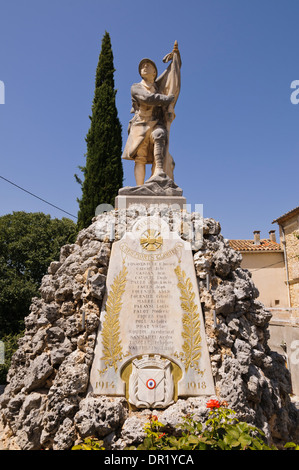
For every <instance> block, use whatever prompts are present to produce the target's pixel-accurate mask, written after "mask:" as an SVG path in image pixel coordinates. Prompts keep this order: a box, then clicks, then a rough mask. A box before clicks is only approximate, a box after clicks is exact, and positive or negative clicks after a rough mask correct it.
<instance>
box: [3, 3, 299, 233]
mask: <svg viewBox="0 0 299 470" xmlns="http://www.w3.org/2000/svg"><path fill="white" fill-rule="evenodd" d="M298 17H299V2H298V1H297V0H275V1H273V0H250V1H249V0H185V2H182V1H178V0H171V1H170V0H162V1H161V0H160V1H157V0H152V1H151V2H140V1H136V0H126V1H124V0H105V1H104V0H51V1H45V0H26V1H24V0H9V1H8V0H5V1H4V0H2V1H0V80H1V81H2V82H3V83H4V85H5V104H1V105H0V156H1V166H0V175H1V176H3V177H5V178H7V179H9V180H11V181H13V182H14V183H15V184H18V185H19V186H22V187H23V188H25V189H27V190H29V191H31V192H33V193H34V194H36V195H38V196H40V197H41V198H43V199H45V200H47V201H49V202H51V203H52V204H54V205H56V206H58V207H60V208H62V209H64V210H66V211H67V212H69V213H71V214H74V215H77V211H78V204H77V201H76V199H77V197H80V195H81V190H80V187H79V185H78V184H77V183H76V182H75V179H74V176H73V175H74V173H76V172H78V169H77V167H78V165H84V162H85V160H84V154H85V152H86V143H85V136H86V134H87V131H88V128H89V118H88V116H89V115H90V114H91V104H92V100H93V92H94V78H95V70H96V66H97V62H98V56H99V53H100V49H101V41H102V37H103V35H104V33H105V31H108V32H109V34H110V37H111V42H112V48H113V54H114V65H115V68H116V72H115V85H116V88H117V90H118V91H117V108H118V113H119V119H120V121H121V124H122V127H123V146H124V145H125V142H126V136H127V126H128V121H129V119H130V117H131V116H130V107H131V101H130V87H131V84H132V83H133V82H136V81H139V80H140V77H139V75H138V63H139V61H140V60H141V59H142V58H143V57H150V58H152V59H153V60H154V61H155V62H156V64H157V66H158V70H159V73H160V72H162V71H163V70H164V68H165V64H163V63H162V58H163V57H164V55H166V53H168V52H170V51H171V50H172V46H173V43H174V40H178V43H179V48H180V51H181V55H182V61H183V65H182V89H181V94H180V97H179V100H178V103H177V105H176V115H177V117H176V119H175V121H174V122H173V124H172V127H171V135H170V152H171V154H172V155H173V158H174V160H175V162H176V169H175V181H176V183H177V184H178V185H179V186H180V187H181V188H182V189H183V191H184V195H185V196H186V198H187V202H188V203H189V204H191V205H192V208H193V207H194V205H195V204H203V207H204V216H205V217H212V218H215V219H216V220H218V221H220V223H221V226H222V233H223V235H224V236H225V237H227V238H252V236H253V235H252V232H253V230H261V237H262V238H266V237H267V236H268V231H269V230H271V229H272V228H273V225H272V224H271V222H272V220H273V219H275V218H277V217H278V216H280V215H282V214H284V213H285V212H287V211H289V210H291V209H293V208H294V207H296V206H298V203H299V197H298V196H299V190H298V170H299V164H298V161H299V158H298V157H299V104H298V105H294V104H292V103H291V100H290V96H291V93H292V91H293V90H291V88H290V85H291V82H292V81H293V80H299V59H298V44H299V28H298ZM124 173H125V181H124V185H134V184H135V183H134V177H133V164H132V162H130V161H124ZM0 198H1V205H0V215H4V214H7V213H10V212H12V211H18V210H24V211H28V212H37V211H42V212H45V213H49V214H51V215H52V216H53V217H59V218H61V217H63V216H64V215H65V214H63V213H62V212H60V211H59V210H56V209H54V208H53V207H51V206H48V205H46V204H45V203H43V202H42V201H39V200H37V199H36V198H34V197H32V196H30V195H29V194H26V193H24V192H22V191H20V190H19V189H17V188H16V187H13V186H12V185H10V184H8V183H7V182H5V181H3V180H1V179H0ZM274 228H277V226H275V227H274Z"/></svg>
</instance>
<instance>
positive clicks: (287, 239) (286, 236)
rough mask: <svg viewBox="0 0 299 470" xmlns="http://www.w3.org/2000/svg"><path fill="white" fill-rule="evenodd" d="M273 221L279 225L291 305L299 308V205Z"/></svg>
mask: <svg viewBox="0 0 299 470" xmlns="http://www.w3.org/2000/svg"><path fill="white" fill-rule="evenodd" d="M272 223H273V224H274V223H277V224H278V225H279V235H280V240H281V245H282V248H283V250H284V257H285V267H286V284H287V288H288V296H289V305H290V307H293V308H299V207H296V208H295V209H292V210H291V211H289V212H287V213H286V214H284V215H282V216H280V217H278V218H277V219H275V220H273V222H272Z"/></svg>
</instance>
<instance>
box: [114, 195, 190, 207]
mask: <svg viewBox="0 0 299 470" xmlns="http://www.w3.org/2000/svg"><path fill="white" fill-rule="evenodd" d="M186 204H187V201H186V198H185V197H183V196H163V197H162V196H133V195H126V196H125V195H119V196H117V197H116V198H115V209H128V208H129V207H130V206H142V207H143V208H146V209H147V208H149V207H153V206H161V207H162V206H163V207H165V206H168V207H170V208H172V209H173V210H178V209H185V208H186Z"/></svg>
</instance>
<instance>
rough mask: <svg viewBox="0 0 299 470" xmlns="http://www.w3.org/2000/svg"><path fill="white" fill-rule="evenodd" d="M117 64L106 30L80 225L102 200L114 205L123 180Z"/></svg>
mask: <svg viewBox="0 0 299 470" xmlns="http://www.w3.org/2000/svg"><path fill="white" fill-rule="evenodd" d="M114 71H115V69H114V65H113V53H112V48H111V41H110V36H109V34H108V33H107V32H106V33H105V35H104V37H103V40H102V49H101V53H100V56H99V61H98V65H97V70H96V78H95V92H94V99H93V105H92V116H90V120H91V124H90V129H89V131H88V133H87V136H86V143H87V153H86V165H85V167H79V168H80V169H81V171H82V172H83V176H84V178H83V182H82V181H81V180H80V178H78V176H77V175H75V177H76V179H77V181H78V182H79V183H81V184H82V197H81V199H80V200H78V202H79V212H78V229H79V230H81V229H83V228H85V227H87V226H88V225H90V223H91V220H92V218H93V217H94V215H95V209H96V207H97V206H98V205H99V204H111V205H114V200H115V196H117V194H118V190H119V188H121V187H122V183H123V167H122V162H121V153H122V136H121V124H120V122H119V119H118V114H117V108H116V104H115V96H116V90H115V89H114Z"/></svg>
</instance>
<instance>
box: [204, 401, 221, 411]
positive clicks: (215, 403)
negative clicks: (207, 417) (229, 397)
mask: <svg viewBox="0 0 299 470" xmlns="http://www.w3.org/2000/svg"><path fill="white" fill-rule="evenodd" d="M219 407H220V403H219V401H218V400H209V401H208V402H207V408H211V410H213V409H214V408H219Z"/></svg>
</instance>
